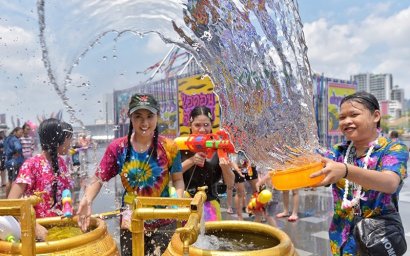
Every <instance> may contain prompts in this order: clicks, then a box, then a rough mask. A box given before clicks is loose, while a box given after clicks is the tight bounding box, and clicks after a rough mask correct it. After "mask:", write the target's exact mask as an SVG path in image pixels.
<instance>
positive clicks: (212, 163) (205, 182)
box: [181, 150, 222, 201]
mask: <svg viewBox="0 0 410 256" xmlns="http://www.w3.org/2000/svg"><path fill="white" fill-rule="evenodd" d="M193 155H195V153H192V152H191V151H188V150H182V151H181V159H182V162H183V161H185V160H186V159H188V158H190V157H192V156H193ZM191 176H192V178H191ZM221 177H222V169H221V167H220V166H219V158H218V155H217V154H216V152H215V153H214V154H213V156H212V158H211V159H206V161H205V164H204V166H203V167H199V166H197V165H194V166H192V167H191V168H189V169H188V170H187V171H186V172H185V173H184V183H185V186H186V190H187V191H188V192H189V193H190V194H191V195H193V194H195V192H196V189H197V188H198V187H202V186H208V191H207V201H210V200H215V199H217V198H218V196H217V195H218V194H217V192H216V183H217V182H218V181H219V180H220V179H221Z"/></svg>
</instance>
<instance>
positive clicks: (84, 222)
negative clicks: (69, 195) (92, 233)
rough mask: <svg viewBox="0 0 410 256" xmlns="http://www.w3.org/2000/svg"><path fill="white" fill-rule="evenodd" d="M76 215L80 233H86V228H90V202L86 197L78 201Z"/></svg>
mask: <svg viewBox="0 0 410 256" xmlns="http://www.w3.org/2000/svg"><path fill="white" fill-rule="evenodd" d="M77 215H78V226H79V227H80V229H81V231H83V232H86V231H87V230H88V227H89V226H90V218H91V202H89V201H88V200H87V197H86V196H83V198H82V199H81V201H80V204H79V206H78V210H77Z"/></svg>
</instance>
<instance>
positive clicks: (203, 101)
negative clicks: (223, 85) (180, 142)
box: [178, 75, 221, 136]
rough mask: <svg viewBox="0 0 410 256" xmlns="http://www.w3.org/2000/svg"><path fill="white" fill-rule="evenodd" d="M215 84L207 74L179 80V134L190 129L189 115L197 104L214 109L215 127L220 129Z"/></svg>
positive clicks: (183, 133)
mask: <svg viewBox="0 0 410 256" xmlns="http://www.w3.org/2000/svg"><path fill="white" fill-rule="evenodd" d="M213 89H214V85H213V83H212V81H211V79H210V78H209V77H207V76H205V77H203V76H200V75H197V76H191V77H187V78H181V79H179V80H178V106H179V135H180V136H184V135H188V134H189V133H190V131H189V127H188V126H189V116H190V114H191V111H192V109H194V108H195V107H196V106H207V107H208V108H210V109H211V111H212V117H213V120H214V122H213V127H212V128H213V129H219V125H220V114H221V113H220V106H219V99H218V96H217V95H216V94H215V93H214V92H213Z"/></svg>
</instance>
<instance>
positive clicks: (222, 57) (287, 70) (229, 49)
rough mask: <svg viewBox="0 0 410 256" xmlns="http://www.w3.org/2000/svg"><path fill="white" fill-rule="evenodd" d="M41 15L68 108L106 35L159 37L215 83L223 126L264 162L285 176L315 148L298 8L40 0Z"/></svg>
mask: <svg viewBox="0 0 410 256" xmlns="http://www.w3.org/2000/svg"><path fill="white" fill-rule="evenodd" d="M38 14H39V16H40V19H39V22H40V31H41V33H40V37H41V40H40V41H41V42H42V48H43V53H44V52H46V53H47V54H43V61H44V63H45V66H46V68H47V71H48V74H49V77H50V80H51V81H52V83H53V85H54V87H55V89H56V91H57V92H58V93H59V95H60V93H61V95H60V97H61V98H62V99H63V101H64V102H65V104H66V106H67V107H68V108H69V109H70V106H69V103H68V100H67V101H65V100H66V98H65V97H64V92H65V90H66V85H67V83H69V82H70V80H71V78H70V77H71V76H70V75H71V72H72V70H73V68H74V67H75V66H76V65H78V63H79V62H80V61H81V60H82V59H83V58H86V56H87V53H88V52H89V51H90V50H91V49H93V47H94V46H95V45H96V44H98V43H99V41H100V40H101V39H102V38H103V37H105V36H107V34H109V33H116V34H117V37H116V38H119V37H121V36H122V35H124V34H126V33H127V34H128V33H132V34H134V35H136V37H144V36H145V35H147V34H151V33H154V34H157V35H158V36H159V37H161V39H162V40H163V41H164V42H165V43H169V44H174V45H177V46H178V47H181V48H184V49H186V50H187V51H189V52H190V53H191V54H192V55H193V56H194V58H195V59H196V61H197V62H198V63H199V65H200V66H201V67H202V68H203V69H204V72H205V74H207V75H209V76H210V77H211V78H212V80H213V82H214V84H215V85H216V88H215V91H216V92H217V93H218V95H219V97H220V103H221V105H222V109H223V120H222V123H223V125H224V126H225V128H226V129H228V130H229V131H230V132H231V134H232V135H233V138H234V141H235V145H236V146H237V147H238V148H241V149H243V150H245V151H246V152H247V154H248V155H249V156H250V158H251V159H252V160H254V161H255V162H256V163H257V164H259V165H263V166H266V167H276V168H280V167H282V166H283V165H284V164H286V162H287V161H289V160H290V159H292V158H293V157H294V156H295V154H296V155H300V154H304V153H306V152H312V151H313V149H314V148H316V147H317V137H316V126H315V122H312V120H314V115H313V107H312V106H313V103H312V98H313V97H312V92H311V84H312V81H311V77H310V73H311V71H310V66H309V62H308V59H307V54H306V51H307V47H306V45H305V40H304V35H303V31H302V24H301V21H300V17H299V14H298V6H297V3H296V2H295V1H291V0H266V1H259V0H258V1H256V0H253V1H248V0H231V1H229V0H201V1H199V0H198V1H197V0H189V1H181V0H140V1H131V0H128V1H119V0H118V1H113V0H100V1H92V2H90V1H80V0H74V1H67V2H61V3H59V4H58V5H53V4H52V3H51V2H50V3H49V2H45V1H44V0H39V1H38ZM46 22H47V25H48V26H47V30H45V23H46ZM79 28H81V29H79ZM79 39H81V41H80V42H79V41H78V40H79ZM67 44H68V45H70V51H67V50H66V45H67ZM59 85H61V86H59Z"/></svg>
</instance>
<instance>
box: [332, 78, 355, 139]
mask: <svg viewBox="0 0 410 256" xmlns="http://www.w3.org/2000/svg"><path fill="white" fill-rule="evenodd" d="M355 92H356V86H355V85H354V84H347V83H335V82H328V135H330V136H340V135H342V133H341V131H340V130H339V110H340V109H339V108H340V102H341V100H342V99H343V98H344V97H345V96H347V95H350V94H353V93H355Z"/></svg>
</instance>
